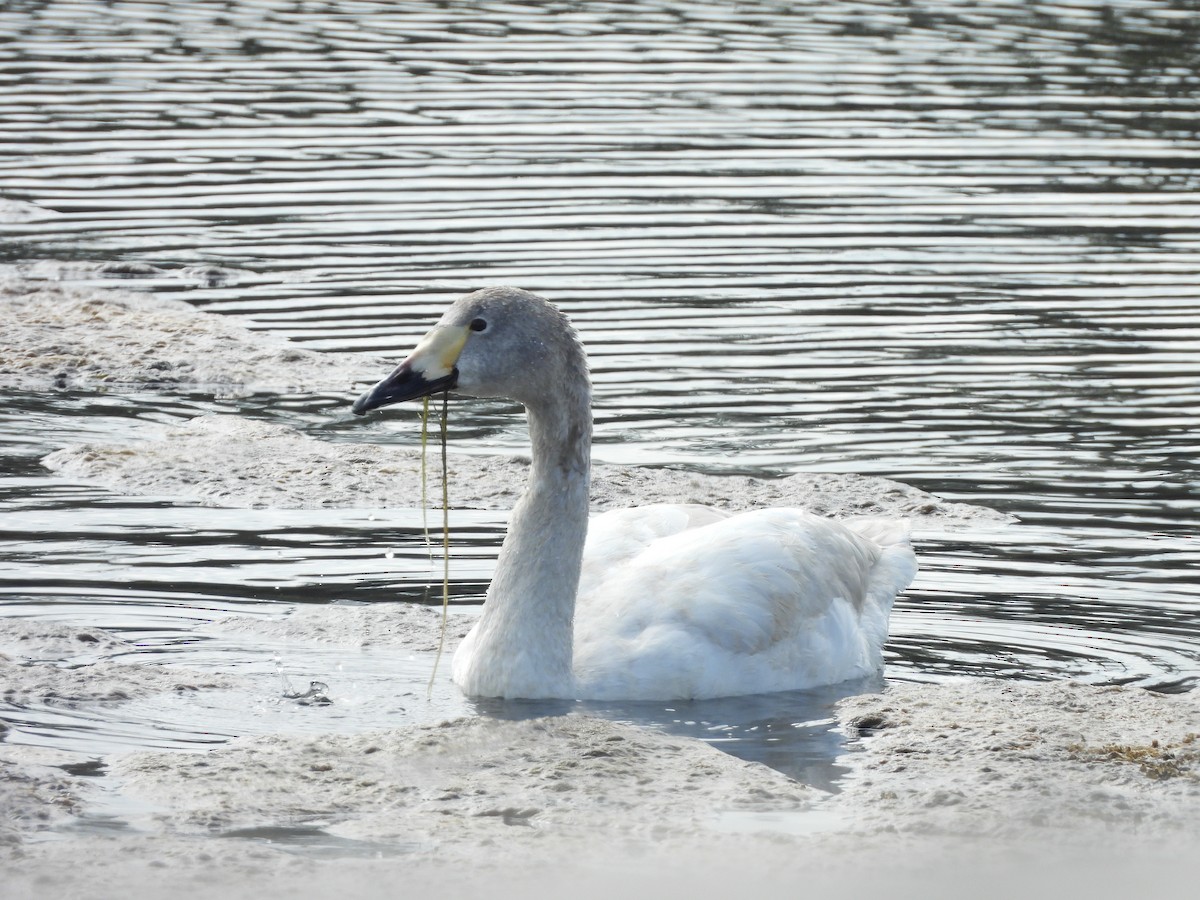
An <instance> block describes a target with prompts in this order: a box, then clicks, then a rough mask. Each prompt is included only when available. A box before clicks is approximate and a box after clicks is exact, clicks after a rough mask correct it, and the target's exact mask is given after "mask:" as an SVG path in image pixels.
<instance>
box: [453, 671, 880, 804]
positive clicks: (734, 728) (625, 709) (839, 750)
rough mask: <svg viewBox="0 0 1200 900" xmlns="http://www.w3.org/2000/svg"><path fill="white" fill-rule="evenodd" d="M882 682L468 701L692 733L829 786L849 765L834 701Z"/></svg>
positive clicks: (498, 714)
mask: <svg viewBox="0 0 1200 900" xmlns="http://www.w3.org/2000/svg"><path fill="white" fill-rule="evenodd" d="M882 689H883V679H882V678H872V679H865V680H856V681H848V682H844V683H842V684H837V685H832V686H828V687H821V688H814V689H811V690H806V691H782V692H779V693H775V694H754V695H749V696H745V697H722V698H720V699H716V700H676V701H669V702H667V701H639V702H629V701H600V700H582V701H571V700H484V699H474V700H471V701H470V705H471V706H472V707H473V708H474V709H475V711H476V712H477V713H479V714H480V715H485V716H491V717H493V718H498V719H530V718H537V717H540V716H561V715H572V714H580V713H583V714H588V715H595V716H601V717H603V718H605V719H610V720H612V721H616V722H624V723H627V724H630V725H640V726H643V727H647V728H653V729H655V730H656V731H661V732H663V733H665V734H670V735H676V736H678V737H687V738H694V739H696V740H701V741H704V742H705V743H707V744H710V745H711V746H713V747H716V748H717V749H719V750H723V751H724V752H726V753H729V754H730V755H732V756H736V757H737V758H739V759H743V760H746V761H747V762H757V763H762V764H763V765H766V766H769V767H771V768H772V769H776V770H778V771H780V772H783V773H784V774H785V775H789V776H790V777H792V778H795V779H796V780H798V781H801V782H803V783H805V784H808V785H811V786H812V787H816V788H820V789H821V790H825V791H836V790H837V781H838V779H839V778H840V777H841V776H842V775H843V774H844V773H845V772H846V769H845V767H844V766H841V765H838V762H837V761H838V759H839V758H840V757H842V756H843V755H844V754H845V752H846V741H847V736H846V735H845V734H843V733H842V732H841V731H840V730H839V729H838V727H837V720H836V718H835V717H834V714H833V706H834V704H835V703H837V701H839V700H842V699H844V698H846V697H853V696H855V695H857V694H863V693H875V692H878V691H881V690H882Z"/></svg>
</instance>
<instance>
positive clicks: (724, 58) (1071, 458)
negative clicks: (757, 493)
mask: <svg viewBox="0 0 1200 900" xmlns="http://www.w3.org/2000/svg"><path fill="white" fill-rule="evenodd" d="M0 34H3V35H6V37H5V38H4V39H3V42H0V196H2V197H5V198H8V199H10V200H16V201H25V202H29V203H35V204H38V205H39V206H41V207H43V208H44V209H46V210H51V211H54V212H55V213H57V214H56V215H53V216H48V217H45V218H37V217H35V218H29V219H28V220H26V221H13V222H8V223H5V224H0V259H2V260H4V261H8V262H36V261H38V260H75V261H91V262H123V263H129V264H151V265H153V266H156V267H158V269H159V270H160V271H159V272H158V273H154V272H153V270H150V273H149V274H146V275H144V276H143V277H140V278H136V279H125V280H124V281H123V282H122V284H123V285H125V286H134V287H144V288H146V289H152V290H156V291H159V292H169V293H172V294H176V295H179V296H182V297H184V298H185V299H187V300H188V301H190V302H192V303H194V304H196V305H198V306H200V307H202V308H204V309H206V310H209V311H212V312H214V313H220V314H223V315H230V316H234V317H237V318H239V319H240V320H241V321H244V322H246V323H249V324H251V325H252V326H253V327H255V328H259V329H263V330H269V331H273V332H277V333H279V334H282V335H286V336H287V337H289V338H291V339H293V340H295V341H297V342H301V343H303V344H305V345H306V346H309V347H313V348H316V349H321V350H343V349H359V350H362V349H366V350H374V351H382V352H386V353H389V354H399V353H400V352H402V351H403V350H405V349H407V348H408V347H410V346H411V344H412V343H413V342H414V341H415V339H416V338H417V337H418V336H419V335H420V334H421V333H423V331H424V330H425V329H426V328H427V326H428V324H429V323H430V322H431V321H432V320H433V319H434V318H435V317H436V316H437V314H438V313H439V311H440V309H441V308H442V307H443V306H444V305H445V304H446V303H447V302H448V301H449V300H450V299H451V298H452V297H453V296H455V295H457V294H458V293H460V292H462V291H465V290H468V289H472V288H475V287H479V286H482V285H485V284H492V283H515V284H519V285H521V286H523V287H526V288H529V289H532V290H535V291H538V292H541V293H544V294H546V295H548V296H550V297H551V298H553V299H554V300H556V301H557V302H559V303H560V304H561V305H562V306H563V307H564V308H566V309H567V310H568V311H569V312H570V314H571V316H572V318H573V319H574V321H575V322H576V323H577V325H578V326H579V329H580V331H581V333H582V335H583V337H584V340H585V342H586V343H587V345H588V347H589V349H590V351H591V354H592V359H593V365H594V370H595V381H596V418H597V435H596V437H597V444H596V448H595V456H596V458H597V459H598V460H600V461H608V462H626V463H636V464H639V465H651V466H654V465H671V466H682V467H686V468H691V469H695V470H698V471H704V472H714V473H715V472H726V471H733V472H740V473H750V474H757V475H764V476H768V475H774V474H780V473H787V472H793V471H827V472H853V473H861V474H873V475H884V476H888V477H891V478H895V479H898V480H901V481H904V482H908V483H911V484H914V485H917V486H919V487H922V488H924V489H926V490H930V491H933V492H935V493H938V494H941V495H943V496H946V497H948V498H950V499H955V500H963V501H968V502H973V503H979V504H983V505H987V506H991V507H994V508H996V509H999V510H1002V511H1004V512H1008V513H1012V514H1014V515H1016V516H1018V517H1019V519H1020V524H1018V525H1016V526H1013V527H1009V528H997V529H994V530H993V531H989V532H985V533H970V534H949V533H938V532H930V533H923V534H921V535H919V536H918V537H919V540H918V552H919V554H920V557H921V560H922V571H921V574H920V576H919V577H918V580H917V582H916V583H915V584H914V586H913V587H912V588H911V589H910V590H909V591H908V592H907V593H906V594H905V596H904V597H902V598H901V600H900V602H899V604H898V606H897V610H896V613H895V616H894V619H893V627H892V638H891V641H890V643H889V645H888V649H887V677H888V678H892V679H904V680H924V681H929V680H938V679H942V678H945V677H948V676H952V675H963V674H966V675H980V676H996V677H1003V678H1018V679H1061V678H1067V677H1070V678H1076V679H1080V680H1083V681H1088V682H1094V683H1131V684H1138V685H1144V686H1146V687H1150V688H1154V689H1159V690H1186V689H1190V688H1191V687H1193V686H1194V685H1195V684H1196V681H1197V677H1198V674H1200V629H1198V626H1200V567H1198V566H1197V563H1198V562H1200V548H1198V546H1197V541H1196V537H1195V531H1196V526H1195V523H1196V520H1197V511H1198V507H1200V491H1198V490H1197V486H1196V484H1197V479H1196V475H1197V468H1198V465H1200V462H1198V455H1200V454H1198V449H1200V443H1198V441H1197V434H1198V433H1200V410H1198V409H1197V401H1196V396H1197V384H1198V383H1200V317H1198V315H1197V312H1198V309H1200V295H1198V292H1197V288H1196V284H1197V280H1198V275H1200V195H1198V194H1197V186H1198V185H1200V135H1198V134H1197V128H1198V127H1200V126H1198V124H1197V123H1200V74H1198V73H1200V18H1197V17H1196V15H1195V10H1194V8H1193V5H1192V4H1190V3H1188V2H1185V0H1177V2H1165V0H1163V2H1156V0H1128V2H1125V0H1118V2H1106V3H1097V2H1089V0H1072V2H1063V3H1053V4H1052V3H1036V4H1029V3H1025V2H1011V3H1002V2H990V3H989V2H978V3H976V2H940V3H939V2H934V3H921V4H919V5H917V4H904V3H887V2H876V3H870V2H857V3H855V2H831V3H823V4H820V5H807V4H784V3H770V2H762V3H739V4H732V3H667V2H657V3H656V2H635V3H625V2H621V3H610V4H606V3H567V2H563V3H555V4H519V3H482V4H481V3H456V2H446V3H440V4H437V5H436V6H435V5H430V4H424V3H394V2H388V3H382V2H379V3H372V2H356V3H349V2H347V3H332V2H298V0H286V2H285V0H278V2H267V0H263V2H249V0H247V2H229V3H222V4H210V3H192V4H170V3H165V2H154V0H146V2H128V3H107V2H105V3H101V2H92V0H74V2H66V0H61V2H54V0H50V2H10V3H8V4H5V5H4V7H3V9H0ZM12 218H17V219H20V218H22V217H19V216H14V217H12ZM197 266H199V267H212V266H218V267H222V268H224V269H227V270H230V271H229V273H227V275H228V277H225V278H214V277H207V276H206V275H205V274H204V272H203V271H201V272H200V274H196V270H195V269H193V268H192V267H197ZM379 374H381V373H378V372H364V373H363V379H364V381H369V380H373V379H374V378H376V377H377V376H378V375H379ZM349 399H350V398H349V397H348V396H342V395H309V396H288V397H275V396H265V395H260V396H251V397H244V398H222V397H215V396H213V395H211V394H205V393H202V392H191V393H178V392H174V393H169V394H167V393H156V392H153V391H147V390H126V389H121V388H114V389H110V390H108V391H105V392H96V393H84V392H55V393H30V392H19V391H17V392H13V391H10V392H8V394H7V396H6V401H5V404H4V406H3V408H2V409H0V435H3V439H4V445H3V451H2V452H3V455H4V460H3V473H4V475H3V478H0V508H2V509H3V510H4V513H5V514H4V516H3V518H2V520H0V530H2V531H3V534H2V535H0V613H2V614H4V615H19V616H34V617H47V618H55V619H61V620H63V621H72V622H77V621H86V622H90V623H93V624H96V625H100V626H103V627H106V628H111V629H113V630H114V631H116V632H117V633H118V634H122V635H125V636H127V637H131V638H134V639H136V641H137V646H138V648H139V650H138V652H139V653H145V654H148V655H150V656H151V657H154V658H157V659H167V660H168V661H170V662H173V663H179V664H180V665H186V666H190V667H193V668H200V669H204V668H206V667H209V668H213V669H221V670H230V669H232V670H234V671H238V672H242V673H244V674H245V679H246V687H245V692H244V694H243V695H241V696H238V697H233V698H228V697H227V698H225V699H224V700H221V699H220V698H217V699H216V700H214V701H213V702H212V703H211V704H210V705H209V706H208V707H206V708H205V709H204V710H203V712H204V715H203V716H198V715H197V710H196V707H194V706H188V705H187V704H186V703H184V702H183V701H179V702H178V703H176V704H175V705H174V706H172V705H171V704H169V703H166V701H163V702H162V703H161V704H160V705H159V706H156V707H154V706H152V707H151V708H147V709H142V708H136V705H135V708H134V709H132V710H128V709H127V710H121V709H116V710H101V711H99V712H96V711H87V710H85V711H82V712H81V711H78V710H75V711H64V710H61V709H49V708H39V709H24V708H22V709H18V708H13V707H12V705H11V704H9V706H8V707H6V708H4V709H3V711H2V715H3V718H4V719H5V721H7V722H9V723H10V725H11V726H12V731H10V732H9V737H8V740H10V741H17V740H20V741H26V742H37V743H46V744H49V745H53V746H64V747H69V748H72V749H86V748H91V749H93V750H94V751H95V752H96V753H104V752H108V751H110V750H112V749H115V748H118V747H122V748H128V747H130V746H159V747H163V746H165V747H190V746H196V745H207V744H208V743H210V742H212V741H222V740H225V739H227V736H228V735H232V734H238V733H254V732H256V731H258V730H271V729H274V728H277V727H279V723H280V722H281V721H285V720H286V721H288V724H289V727H295V728H300V729H314V730H320V729H322V728H331V727H332V728H362V727H375V726H380V727H382V726H386V725H392V724H403V723H407V722H412V721H421V720H424V719H426V718H430V717H436V716H438V715H447V714H455V713H458V712H465V713H476V712H482V713H484V714H519V713H520V712H521V710H520V709H519V708H518V709H516V711H514V710H513V709H507V710H506V709H504V708H501V709H496V708H493V707H492V706H489V705H486V704H485V705H483V706H482V707H480V706H477V705H474V704H470V703H468V702H467V701H465V700H462V699H461V698H459V697H458V696H457V695H456V694H455V693H454V692H453V689H452V688H449V687H446V688H445V689H444V690H443V689H442V688H439V689H438V691H439V693H437V695H436V699H435V701H434V702H433V704H432V705H431V706H426V705H423V703H419V702H413V701H412V700H411V699H406V700H403V701H401V700H399V699H397V698H400V697H404V696H405V695H412V694H414V692H415V693H416V694H420V692H421V690H422V687H421V685H423V682H424V678H425V677H426V676H427V673H428V666H429V661H428V660H427V659H425V658H424V657H420V658H414V659H391V658H389V657H388V655H387V654H382V653H377V652H376V653H372V652H368V651H364V652H363V653H362V654H346V655H345V656H344V657H343V658H338V659H330V658H329V657H328V654H323V653H322V652H321V651H320V650H319V649H318V648H313V647H297V646H277V645H271V644H270V643H269V642H266V641H257V642H256V641H254V640H252V639H250V638H247V639H246V640H245V641H244V642H241V643H238V642H228V641H227V642H224V643H222V642H220V641H216V640H215V639H213V638H210V637H200V636H198V634H199V633H198V631H197V628H198V626H199V625H200V624H201V623H202V622H203V621H205V620H206V619H209V618H212V617H214V616H219V615H221V614H223V613H227V612H255V613H260V614H264V615H274V614H278V613H279V612H281V611H283V610H285V609H286V608H288V605H289V604H295V603H320V604H327V603H332V602H337V601H346V600H350V601H364V602H371V601H377V600H384V599H394V598H396V597H406V598H410V599H416V600H421V599H424V598H429V597H430V596H431V588H430V583H431V582H432V581H435V580H436V576H435V575H431V571H430V567H429V566H422V565H419V564H416V563H413V560H415V559H417V558H419V556H420V555H421V553H423V550H421V549H420V546H419V516H418V513H417V512H416V511H415V510H401V511H389V512H386V513H385V512H384V511H376V512H377V513H378V515H375V516H374V517H373V516H372V515H371V514H368V512H367V511H340V512H321V513H319V514H318V513H311V512H297V511H262V512H255V513H252V514H247V513H246V512H245V511H230V510H218V509H206V508H200V507H195V506H190V505H188V504H183V503H178V502H175V501H173V500H171V499H170V498H150V499H145V498H141V499H131V498H126V497H120V496H116V495H114V494H112V493H109V492H106V491H104V490H101V489H97V488H91V487H84V486H80V485H76V484H70V483H65V482H63V481H62V480H60V479H57V478H53V477H50V476H49V474H48V473H47V472H46V471H45V470H44V469H43V468H41V466H40V465H39V463H38V460H39V459H40V458H41V456H43V455H44V454H45V453H46V452H48V451H49V450H51V449H54V448H56V447H59V446H62V445H64V444H68V443H72V442H76V441H81V440H104V441H110V442H122V441H127V440H130V439H132V438H134V437H136V436H138V435H140V434H142V432H143V429H144V428H145V426H146V425H147V424H151V423H162V422H172V421H180V420H182V419H186V418H188V417H191V416H193V415H197V414H202V413H211V412H221V413H225V414H244V415H250V416H256V417H264V418H270V419H274V420H277V421H282V422H286V423H288V424H291V425H293V426H297V427H301V428H303V429H305V430H308V431H309V432H311V433H313V434H315V435H318V436H320V437H322V438H325V439H329V440H340V441H382V442H396V443H407V444H413V443H416V441H417V429H416V427H415V425H414V422H413V419H412V418H411V417H391V418H385V419H374V420H372V421H371V422H370V423H363V422H362V421H358V420H352V419H351V417H349V416H347V415H346V404H347V402H348V400H349ZM512 413H513V410H512V409H511V407H508V406H505V405H499V404H493V403H483V402H464V403H460V404H458V406H457V407H456V413H455V430H456V435H455V440H456V441H457V442H458V443H459V444H460V445H465V446H469V447H470V448H471V449H472V450H476V451H479V452H507V451H513V450H519V449H520V448H521V447H522V442H523V440H524V435H523V431H522V429H521V426H520V423H519V420H518V417H516V416H514V415H513V414H512ZM463 515H465V514H463ZM380 516H387V518H386V519H381V518H380ZM381 522H383V523H386V524H381ZM466 524H467V525H468V526H469V528H467V529H466V530H465V531H464V536H463V538H462V543H461V544H460V545H459V547H458V548H457V555H458V558H459V560H460V562H459V563H457V564H456V572H455V583H454V586H453V589H454V599H455V601H456V602H457V603H460V604H464V605H466V606H470V605H471V604H473V603H475V602H477V600H478V597H479V594H480V591H481V587H482V584H483V583H484V582H485V581H486V578H487V576H488V573H489V571H490V565H491V560H492V559H493V558H494V553H495V548H496V546H497V541H498V538H499V536H500V534H501V532H502V527H503V517H502V516H499V515H496V516H490V517H489V516H486V515H485V516H481V517H479V518H478V519H471V520H470V521H468V522H467V523H466ZM381 528H382V529H385V533H386V534H387V539H388V540H389V541H390V542H391V543H392V544H394V545H395V546H396V547H397V552H398V554H399V558H400V559H401V560H402V561H403V560H408V563H409V564H408V565H401V564H399V563H398V564H397V565H395V566H392V567H380V566H379V565H377V564H376V563H375V560H376V558H377V556H378V554H377V553H376V552H375V550H376V549H377V548H378V545H379V544H380V542H381ZM393 537H394V538H395V539H394V540H392V538H393ZM433 590H434V591H436V587H435V588H433ZM339 667H340V668H339ZM281 674H283V675H287V676H288V677H290V678H292V679H294V680H296V681H297V683H298V684H300V685H301V686H302V685H304V684H306V683H307V680H306V679H308V678H309V677H312V678H317V679H320V680H323V681H327V682H329V683H330V684H331V686H332V689H333V690H334V692H335V694H336V695H337V699H340V700H341V701H342V702H341V703H335V705H334V706H333V707H330V708H327V709H326V711H321V710H320V709H313V708H308V709H303V710H298V709H297V708H295V707H294V706H292V705H288V704H280V702H279V699H278V698H279V696H280V693H281V688H280V677H281ZM835 693H836V692H835ZM833 699H836V697H835V696H834V695H833V694H830V695H808V696H795V695H782V696H779V697H775V698H759V699H756V700H754V701H753V702H751V701H743V702H740V703H730V702H722V703H719V704H710V705H707V706H706V705H703V704H683V705H673V706H664V705H658V706H656V707H654V708H643V707H640V706H638V707H623V708H607V707H606V708H604V709H601V710H599V711H601V712H603V713H604V714H607V715H612V716H614V717H618V718H626V719H630V720H634V721H645V722H653V723H657V724H659V725H660V726H661V727H665V728H670V729H672V730H675V731H679V732H681V733H689V734H695V735H697V736H701V737H705V738H706V739H710V740H714V741H716V742H717V743H718V745H719V746H724V747H726V748H727V749H734V750H735V751H736V752H739V753H742V754H743V755H746V756H749V757H751V758H760V759H767V760H768V761H769V762H770V763H771V764H772V765H776V766H777V767H779V768H782V769H784V770H786V771H793V772H796V773H798V774H801V775H802V777H806V778H808V779H809V780H810V781H812V782H814V783H822V784H830V783H832V782H833V781H835V780H836V766H834V764H833V762H832V760H833V759H834V758H835V757H836V755H837V753H838V752H839V748H840V746H841V743H840V739H839V738H838V737H837V736H836V735H831V734H830V733H829V724H830V720H829V718H828V707H829V704H830V703H831V702H832V700H833ZM202 702H204V703H208V701H202ZM247 708H254V709H257V710H259V713H260V715H257V716H247V715H246V714H245V712H244V710H245V709H247ZM264 709H269V710H273V712H271V713H270V714H268V715H266V716H265V718H264V717H263V716H262V715H261V712H262V710H264ZM330 709H332V710H337V712H336V713H331V712H329V711H328V710H330ZM331 717H332V718H331ZM198 719H203V720H204V723H205V724H204V726H200V725H198V724H197V721H198ZM81 720H86V721H81ZM202 727H203V729H204V730H201V728H202Z"/></svg>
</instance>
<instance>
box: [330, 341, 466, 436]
mask: <svg viewBox="0 0 1200 900" xmlns="http://www.w3.org/2000/svg"><path fill="white" fill-rule="evenodd" d="M469 334H470V331H469V330H468V329H467V328H465V327H463V326H461V325H441V326H439V327H437V328H435V329H433V331H431V332H429V334H427V335H425V337H423V338H421V342H420V343H419V344H417V347H416V349H415V350H413V352H412V353H410V354H409V356H408V359H406V360H404V362H402V363H400V365H398V366H397V367H396V369H395V371H393V372H392V374H390V375H388V376H387V377H386V378H384V379H383V380H382V381H381V382H379V384H377V385H375V387H373V388H371V389H370V390H369V391H367V392H366V393H365V394H363V395H362V396H361V397H359V398H358V399H357V400H355V401H354V406H353V408H352V411H353V412H354V414H355V415H357V416H361V415H364V414H365V413H367V412H369V411H370V410H372V409H379V408H380V407H381V406H390V405H391V404H393V403H401V402H403V401H405V400H415V399H417V398H418V397H427V396H429V395H430V394H436V393H438V392H439V391H448V390H450V389H451V388H453V387H454V386H455V384H456V383H457V382H458V369H456V368H455V367H454V364H455V363H456V362H458V355H459V354H460V353H462V348H463V345H464V344H465V343H466V342H467V335H469Z"/></svg>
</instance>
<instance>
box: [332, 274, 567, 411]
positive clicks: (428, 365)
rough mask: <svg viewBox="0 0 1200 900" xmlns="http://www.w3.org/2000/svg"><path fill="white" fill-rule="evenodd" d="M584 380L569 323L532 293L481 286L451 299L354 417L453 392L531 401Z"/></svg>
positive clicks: (357, 403) (531, 403)
mask: <svg viewBox="0 0 1200 900" xmlns="http://www.w3.org/2000/svg"><path fill="white" fill-rule="evenodd" d="M587 385H588V378H587V364H586V362H585V361H584V356H583V349H582V347H581V346H580V344H579V339H578V337H577V336H576V334H575V330H574V328H572V327H571V323H570V322H569V321H568V319H567V317H566V316H565V315H563V313H562V312H560V311H559V310H558V308H557V307H555V306H554V305H553V304H551V303H550V302H549V301H547V300H543V299H542V298H541V297H539V296H537V295H536V294H531V293H529V292H528V291H522V290H519V289H517V288H507V287H505V288H487V289H485V290H482V291H476V292H475V293H473V294H467V296H465V297H462V298H461V299H459V300H457V301H456V302H455V303H454V304H453V305H452V306H451V307H450V308H449V309H448V310H446V312H445V314H444V315H443V316H442V317H441V319H439V320H438V323H437V325H435V326H434V328H433V330H432V331H430V332H429V334H427V335H425V337H424V338H422V339H421V341H420V342H419V343H418V344H417V346H416V348H415V349H414V350H413V352H412V353H410V354H409V356H408V358H407V359H406V360H404V362H402V363H400V365H399V366H397V367H396V369H395V371H393V372H392V373H391V374H390V375H388V376H387V377H386V378H384V379H383V380H382V381H380V382H379V383H378V384H377V385H375V386H374V387H373V388H371V389H370V390H369V391H367V392H366V393H365V394H363V395H362V396H361V397H359V398H358V400H356V401H355V403H354V412H355V413H356V414H357V415H360V416H361V415H363V414H364V413H366V412H368V411H370V410H372V409H378V408H379V407H381V406H389V405H390V404H393V403H400V402H402V401H404V400H413V399H416V398H418V397H427V396H429V395H430V394H436V393H438V392H440V391H449V390H457V391H458V392H459V393H462V394H466V395H467V396H470V397H507V398H508V399H511V400H516V401H518V402H520V403H522V404H524V405H525V406H527V407H530V406H539V405H542V404H543V403H545V402H547V401H548V400H549V399H551V398H554V397H555V396H558V395H561V394H562V393H563V392H564V390H566V389H568V388H570V387H572V386H582V388H583V389H584V390H585V391H586V390H587Z"/></svg>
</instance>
